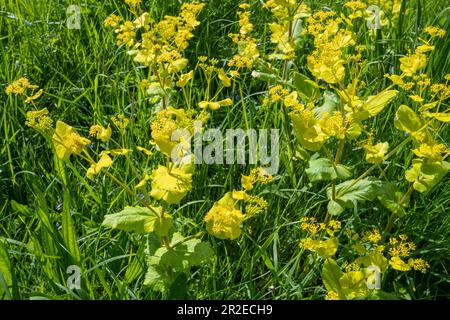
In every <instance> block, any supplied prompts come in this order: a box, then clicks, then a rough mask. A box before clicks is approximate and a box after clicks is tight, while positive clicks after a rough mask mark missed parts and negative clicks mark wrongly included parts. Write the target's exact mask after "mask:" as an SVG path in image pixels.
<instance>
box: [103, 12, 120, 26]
mask: <svg viewBox="0 0 450 320" xmlns="http://www.w3.org/2000/svg"><path fill="white" fill-rule="evenodd" d="M121 21H122V18H121V17H119V16H118V15H115V14H110V15H109V16H108V17H107V18H106V19H105V21H104V22H103V24H104V25H105V26H107V27H113V28H115V27H117V26H118V25H119V23H120V22H121Z"/></svg>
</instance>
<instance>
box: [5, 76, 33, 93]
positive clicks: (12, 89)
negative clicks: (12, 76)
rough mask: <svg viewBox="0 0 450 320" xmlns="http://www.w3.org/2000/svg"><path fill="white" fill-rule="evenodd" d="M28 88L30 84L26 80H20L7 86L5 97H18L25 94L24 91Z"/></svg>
mask: <svg viewBox="0 0 450 320" xmlns="http://www.w3.org/2000/svg"><path fill="white" fill-rule="evenodd" d="M28 88H30V82H29V81H28V79H27V78H20V79H17V80H16V81H14V82H12V83H11V84H9V85H8V86H7V87H6V89H5V93H6V94H7V95H11V94H15V95H16V96H20V95H23V94H25V90H26V89H28Z"/></svg>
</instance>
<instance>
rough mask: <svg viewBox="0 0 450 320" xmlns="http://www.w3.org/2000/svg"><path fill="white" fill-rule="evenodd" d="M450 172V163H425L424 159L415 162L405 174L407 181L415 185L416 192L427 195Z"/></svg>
mask: <svg viewBox="0 0 450 320" xmlns="http://www.w3.org/2000/svg"><path fill="white" fill-rule="evenodd" d="M449 170H450V163H448V162H446V161H442V162H425V161H424V160H422V159H415V160H413V164H412V168H411V169H409V170H407V171H406V172H405V177H406V180H408V181H409V182H412V183H413V187H414V189H415V190H417V191H419V192H421V193H426V192H429V191H430V190H431V189H432V188H433V187H434V186H435V185H437V184H438V183H439V181H441V180H442V178H443V177H444V176H445V175H446V174H447V172H448V171H449Z"/></svg>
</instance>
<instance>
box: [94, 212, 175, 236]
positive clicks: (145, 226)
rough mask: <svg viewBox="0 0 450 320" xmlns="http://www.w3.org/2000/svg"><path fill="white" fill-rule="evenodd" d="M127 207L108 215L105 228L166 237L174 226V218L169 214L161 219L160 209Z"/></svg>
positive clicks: (105, 219)
mask: <svg viewBox="0 0 450 320" xmlns="http://www.w3.org/2000/svg"><path fill="white" fill-rule="evenodd" d="M151 209H152V210H150V208H146V207H126V208H125V209H124V210H122V211H121V212H119V213H115V214H108V215H106V216H105V218H104V220H103V224H102V225H103V226H105V227H109V228H113V229H120V230H124V231H129V232H136V233H150V232H155V233H156V234H157V235H159V236H166V235H167V234H168V232H169V229H170V227H171V226H172V217H171V216H170V215H168V214H167V213H166V214H164V219H161V218H160V215H161V212H162V209H161V208H160V207H158V208H155V207H151Z"/></svg>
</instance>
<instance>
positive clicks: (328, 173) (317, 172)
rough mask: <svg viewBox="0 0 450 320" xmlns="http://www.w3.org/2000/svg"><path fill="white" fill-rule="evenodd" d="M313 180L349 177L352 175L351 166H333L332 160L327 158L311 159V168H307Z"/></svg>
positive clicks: (307, 172) (309, 176)
mask: <svg viewBox="0 0 450 320" xmlns="http://www.w3.org/2000/svg"><path fill="white" fill-rule="evenodd" d="M305 171H306V174H307V175H308V178H309V180H311V181H312V182H315V181H320V180H335V179H343V180H345V179H348V178H350V177H351V175H352V174H351V172H350V170H349V168H347V167H346V166H344V165H340V164H339V165H337V166H336V167H334V166H333V163H332V162H331V160H329V159H326V158H320V159H313V160H310V161H309V168H308V169H306V170H305Z"/></svg>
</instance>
